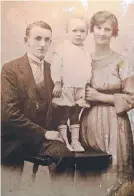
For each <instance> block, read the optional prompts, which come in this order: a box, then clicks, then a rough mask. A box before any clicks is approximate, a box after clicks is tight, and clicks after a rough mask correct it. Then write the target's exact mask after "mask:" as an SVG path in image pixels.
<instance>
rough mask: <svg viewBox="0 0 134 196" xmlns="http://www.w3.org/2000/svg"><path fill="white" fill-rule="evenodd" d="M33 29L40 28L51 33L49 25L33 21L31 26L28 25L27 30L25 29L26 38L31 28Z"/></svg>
mask: <svg viewBox="0 0 134 196" xmlns="http://www.w3.org/2000/svg"><path fill="white" fill-rule="evenodd" d="M34 27H41V28H43V29H48V30H50V31H51V32H52V28H51V27H50V25H49V24H47V23H46V22H44V21H35V22H33V23H31V24H29V25H28V26H27V28H26V33H25V34H26V36H29V35H30V31H31V29H32V28H34Z"/></svg>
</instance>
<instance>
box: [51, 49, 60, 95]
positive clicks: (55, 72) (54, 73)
mask: <svg viewBox="0 0 134 196" xmlns="http://www.w3.org/2000/svg"><path fill="white" fill-rule="evenodd" d="M61 67H62V59H61V58H60V56H59V55H58V54H57V53H54V55H53V59H52V64H51V77H52V80H53V82H54V89H53V96H54V97H56V98H59V97H60V96H61V92H62V85H61Z"/></svg>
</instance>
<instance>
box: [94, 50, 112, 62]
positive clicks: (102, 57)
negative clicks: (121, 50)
mask: <svg viewBox="0 0 134 196" xmlns="http://www.w3.org/2000/svg"><path fill="white" fill-rule="evenodd" d="M112 53H113V51H112V50H111V51H110V52H109V53H108V54H107V55H103V56H98V57H95V56H94V55H92V56H91V57H92V60H94V61H100V60H102V59H104V58H106V57H109V56H110V55H111V54H112Z"/></svg>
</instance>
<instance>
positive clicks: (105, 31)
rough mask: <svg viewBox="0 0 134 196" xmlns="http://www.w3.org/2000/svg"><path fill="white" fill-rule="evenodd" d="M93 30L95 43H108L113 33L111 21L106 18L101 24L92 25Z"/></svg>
mask: <svg viewBox="0 0 134 196" xmlns="http://www.w3.org/2000/svg"><path fill="white" fill-rule="evenodd" d="M93 32H94V38H95V42H96V44H102V45H103V44H109V43H110V40H111V37H112V34H113V25H112V21H111V20H107V21H106V22H105V23H103V24H98V25H94V29H93Z"/></svg>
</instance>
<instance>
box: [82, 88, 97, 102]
mask: <svg viewBox="0 0 134 196" xmlns="http://www.w3.org/2000/svg"><path fill="white" fill-rule="evenodd" d="M99 96H100V93H99V92H98V91H97V90H95V89H94V88H91V87H86V92H85V99H86V100H87V101H99Z"/></svg>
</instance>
